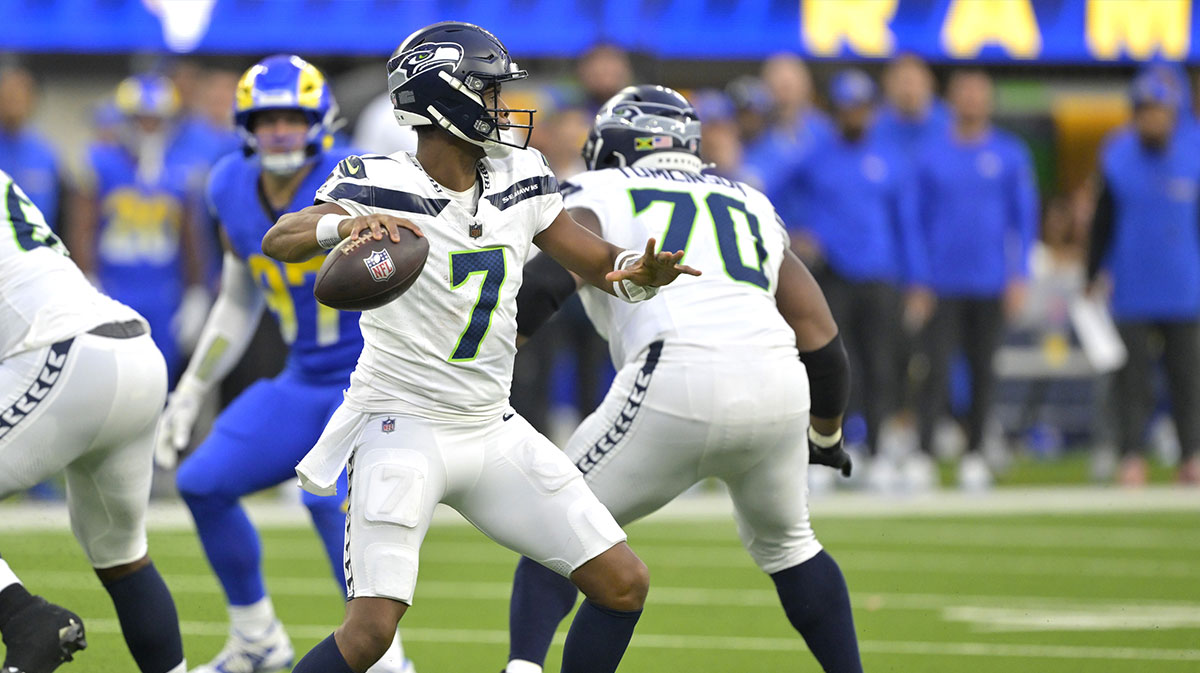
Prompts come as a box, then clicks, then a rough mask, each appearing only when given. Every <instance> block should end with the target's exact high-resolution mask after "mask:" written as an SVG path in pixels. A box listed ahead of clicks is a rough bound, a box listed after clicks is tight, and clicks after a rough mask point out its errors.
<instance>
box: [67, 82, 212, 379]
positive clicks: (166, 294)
mask: <svg viewBox="0 0 1200 673" xmlns="http://www.w3.org/2000/svg"><path fill="white" fill-rule="evenodd" d="M115 103H116V106H117V109H118V110H119V112H120V113H121V116H122V123H121V125H120V126H119V131H118V140H117V141H116V142H111V141H99V142H96V143H94V144H93V145H91V146H90V147H89V148H88V152H87V179H86V181H87V182H90V183H91V184H90V185H89V186H86V187H85V188H84V190H83V191H84V192H85V194H86V196H85V197H84V198H85V201H86V202H87V203H88V206H89V207H84V208H79V209H77V212H76V218H77V219H76V220H75V221H74V222H73V223H72V231H71V232H70V234H71V237H72V238H71V241H70V249H71V256H72V257H74V258H75V260H76V263H77V264H78V265H79V267H80V269H82V270H83V271H84V273H88V274H94V277H95V280H96V282H98V284H99V285H100V287H101V289H103V290H104V292H105V293H107V294H108V295H110V296H112V297H113V298H114V299H117V300H118V301H121V302H123V303H125V304H127V305H129V306H130V307H132V308H133V309H134V310H136V311H137V312H138V313H140V314H142V315H143V316H145V318H146V320H147V322H149V324H150V333H151V336H152V338H153V339H154V343H155V345H156V346H158V349H159V350H160V351H162V354H163V357H164V358H165V359H166V361H167V373H168V376H169V380H171V381H174V380H175V378H176V376H177V375H178V370H179V367H180V366H181V365H182V364H183V363H182V357H183V356H182V353H181V352H180V347H179V343H178V340H177V337H176V333H175V330H174V329H173V326H172V321H173V319H174V318H175V316H176V315H177V313H178V312H179V311H180V309H181V306H182V305H184V303H185V296H187V297H188V298H189V301H188V302H187V303H188V304H189V305H190V304H194V303H195V302H196V300H197V299H196V298H197V297H199V301H200V302H201V303H202V304H206V303H207V301H206V299H205V298H204V295H205V292H204V290H203V289H202V288H201V283H202V275H203V259H202V256H201V250H202V247H201V246H200V245H199V244H198V243H197V239H196V237H195V233H196V230H195V227H194V224H193V220H194V218H193V217H192V211H193V208H192V204H194V203H195V202H196V199H197V198H198V197H199V189H198V184H197V183H198V181H199V180H200V179H201V177H202V175H203V172H202V171H203V170H205V169H206V168H207V165H208V164H207V163H206V158H205V157H204V155H203V148H201V147H197V146H196V145H195V143H192V142H189V141H188V140H187V139H185V138H181V137H180V136H179V135H178V134H177V133H176V129H175V128H174V126H173V120H174V118H175V116H176V115H177V113H178V112H179V95H178V93H177V92H176V91H175V86H174V85H173V84H171V81H170V80H168V79H167V78H166V77H163V76H162V75H155V74H143V75H135V76H133V77H129V78H127V79H125V80H123V81H122V82H121V83H120V85H118V86H117V90H116V94H115ZM189 289H190V290H191V291H190V292H185V290H189Z"/></svg>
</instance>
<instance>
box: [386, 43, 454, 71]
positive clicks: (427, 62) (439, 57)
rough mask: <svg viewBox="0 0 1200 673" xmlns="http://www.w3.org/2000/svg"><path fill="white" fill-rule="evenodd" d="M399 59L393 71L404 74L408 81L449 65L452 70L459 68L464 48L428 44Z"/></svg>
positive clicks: (411, 50) (445, 44)
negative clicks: (428, 71)
mask: <svg viewBox="0 0 1200 673" xmlns="http://www.w3.org/2000/svg"><path fill="white" fill-rule="evenodd" d="M397 58H398V59H399V60H398V62H397V63H396V64H395V67H393V68H392V69H391V70H392V71H393V72H395V71H401V72H403V73H404V76H405V79H406V80H407V79H412V78H413V77H416V76H417V75H419V74H421V73H423V72H425V71H426V70H431V69H433V68H436V67H439V66H443V65H449V66H450V68H451V70H453V69H455V68H457V67H458V65H459V64H460V63H462V58H463V48H462V46H461V45H458V44H455V43H453V42H426V43H425V44H421V45H417V46H415V47H413V48H412V49H409V50H408V51H407V52H405V53H403V54H401V55H400V56H398V57H397Z"/></svg>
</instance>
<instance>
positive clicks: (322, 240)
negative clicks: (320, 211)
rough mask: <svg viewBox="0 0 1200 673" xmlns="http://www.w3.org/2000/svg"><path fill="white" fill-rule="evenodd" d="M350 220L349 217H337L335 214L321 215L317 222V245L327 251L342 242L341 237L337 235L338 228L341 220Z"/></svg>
mask: <svg viewBox="0 0 1200 673" xmlns="http://www.w3.org/2000/svg"><path fill="white" fill-rule="evenodd" d="M348 219H350V216H349V215H338V214H337V213H329V214H327V215H322V216H321V219H319V220H317V245H319V246H321V247H322V248H325V249H326V250H329V249H330V248H333V247H336V246H337V244H338V243H341V242H342V235H341V234H339V233H338V226H339V225H341V223H342V220H348Z"/></svg>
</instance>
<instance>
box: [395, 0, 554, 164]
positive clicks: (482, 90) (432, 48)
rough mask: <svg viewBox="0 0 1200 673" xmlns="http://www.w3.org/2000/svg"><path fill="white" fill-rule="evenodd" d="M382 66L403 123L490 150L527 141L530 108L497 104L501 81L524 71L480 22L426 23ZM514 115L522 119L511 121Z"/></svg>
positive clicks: (522, 76)
mask: <svg viewBox="0 0 1200 673" xmlns="http://www.w3.org/2000/svg"><path fill="white" fill-rule="evenodd" d="M387 70H388V93H389V94H390V95H391V98H392V107H393V108H394V110H395V114H396V120H397V121H398V122H400V124H401V125H402V126H424V125H426V124H434V125H437V126H440V127H441V128H443V129H445V130H447V131H449V132H450V133H452V134H453V135H454V136H456V137H458V138H461V139H462V140H465V141H467V142H469V143H473V144H475V145H479V146H480V147H482V148H484V150H487V151H488V152H489V154H503V153H504V152H507V151H509V150H510V148H513V147H516V148H521V149H524V148H525V147H527V146H528V145H529V136H530V133H531V132H532V131H533V113H534V112H535V111H534V110H531V109H519V110H517V109H513V110H510V109H505V108H503V107H502V106H501V104H500V86H501V85H502V84H504V83H505V82H512V81H515V80H520V79H525V78H526V77H528V76H529V73H527V72H526V71H524V70H521V69H520V68H518V67H517V64H516V63H513V61H512V58H511V57H510V56H509V55H508V50H507V49H505V47H504V45H503V44H501V43H500V40H498V39H497V38H496V36H495V35H492V34H491V33H489V32H488V31H486V30H484V29H482V28H480V27H479V26H476V25H473V24H470V23H463V22H460V21H443V22H441V23H435V24H433V25H431V26H426V27H425V28H422V29H420V30H418V31H417V32H415V33H413V34H412V35H409V36H408V38H407V39H406V40H404V42H403V43H401V44H400V46H399V47H397V48H396V51H395V53H394V54H393V55H392V57H391V58H390V59H388V64H387ZM517 115H523V117H521V118H520V119H521V120H522V121H525V122H526V123H524V124H519V123H516V122H515V121H513V119H514V117H516V116H517ZM513 131H518V133H516V134H514V133H513ZM521 131H523V132H524V133H520V132H521ZM521 135H524V138H523V139H522V138H520V136H521Z"/></svg>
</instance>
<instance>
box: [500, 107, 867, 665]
mask: <svg viewBox="0 0 1200 673" xmlns="http://www.w3.org/2000/svg"><path fill="white" fill-rule="evenodd" d="M583 155H584V159H585V161H586V162H587V164H588V167H589V168H590V169H591V170H590V171H589V172H587V173H583V174H581V175H578V176H576V177H575V178H573V179H572V181H571V182H569V183H566V184H565V185H564V187H563V193H564V194H565V195H566V196H565V201H566V206H567V208H568V209H569V212H570V213H571V216H572V217H574V218H575V219H576V220H577V221H579V222H581V223H583V225H584V226H586V227H588V228H590V229H592V230H593V231H594V232H595V233H596V234H597V235H599V236H601V237H602V238H604V239H605V240H609V241H613V242H615V243H616V244H617V245H628V244H631V243H633V244H636V243H637V242H639V241H642V240H645V239H646V238H647V237H652V238H655V239H658V240H661V241H662V242H663V247H664V249H669V250H675V249H684V250H685V254H684V259H685V260H686V261H687V262H688V263H689V265H690V266H693V267H695V268H697V269H699V270H701V271H702V272H703V273H704V275H703V276H701V277H699V278H684V279H681V280H680V281H679V282H677V283H675V284H673V285H670V286H668V287H665V288H663V289H662V290H661V291H660V292H659V297H658V299H656V300H655V302H656V303H655V304H626V303H623V302H619V301H612V300H610V299H609V297H608V296H605V295H602V294H600V293H599V292H596V291H594V290H592V289H591V288H586V287H585V288H584V289H583V293H582V298H583V305H584V307H585V308H586V309H587V312H588V316H589V317H590V318H591V319H592V322H593V323H594V324H595V326H596V329H597V331H598V332H600V334H601V335H602V336H604V337H605V338H606V339H608V342H609V350H610V351H611V353H612V359H613V363H614V365H616V367H617V368H618V373H617V378H616V380H615V381H614V382H613V386H612V388H611V389H610V390H609V392H608V395H607V397H605V399H604V402H603V403H602V404H601V405H600V408H599V409H597V410H596V412H595V413H593V414H592V415H590V416H588V417H587V418H586V419H585V420H584V421H583V423H582V424H581V425H580V426H579V428H578V429H577V430H576V431H575V434H573V435H572V436H571V439H570V441H569V442H568V444H567V449H566V455H567V457H568V458H569V459H570V460H571V461H572V462H574V463H575V466H576V467H578V468H579V470H580V471H581V472H582V473H583V475H584V479H585V480H586V481H587V483H588V486H590V487H591V489H592V491H593V492H595V494H596V496H597V497H599V498H600V501H601V502H602V503H604V504H605V506H606V507H608V508H609V511H611V512H612V514H613V516H614V517H615V518H616V519H617V522H618V523H620V524H622V525H625V524H628V523H631V522H633V521H635V520H637V519H639V518H641V517H643V516H646V515H647V514H650V513H652V512H654V511H655V510H657V509H659V508H660V507H662V506H663V505H665V504H667V503H668V502H670V501H671V500H673V499H674V498H675V497H676V496H678V495H679V494H680V493H683V492H684V491H685V490H687V489H688V488H690V487H691V486H692V485H694V484H696V483H698V482H699V481H701V480H703V479H705V478H708V477H717V478H719V479H721V480H722V481H724V482H725V483H726V484H727V485H728V486H729V492H730V496H731V497H732V498H733V502H734V507H735V510H736V513H737V514H736V517H737V524H738V532H739V535H740V536H741V538H742V542H743V544H744V545H745V547H746V550H747V551H748V552H749V553H750V555H751V556H752V557H753V558H754V561H755V562H756V563H757V564H758V566H759V567H760V568H761V569H762V570H763V572H766V573H768V574H770V575H771V579H772V580H774V582H775V587H776V590H777V591H778V593H779V599H780V602H781V603H782V604H783V608H784V611H785V612H786V613H787V616H788V619H789V620H790V621H791V623H792V625H793V626H794V627H795V628H796V630H797V631H799V632H800V634H801V635H803V636H804V639H805V641H806V642H807V643H808V646H809V648H810V649H811V650H812V652H813V654H814V655H816V657H817V660H818V661H820V663H821V666H822V667H823V668H824V669H825V670H826V671H830V672H844V671H861V670H862V663H861V662H860V660H859V655H858V642H857V639H856V637H855V634H854V619H853V617H852V615H851V611H850V598H849V595H848V593H847V590H846V582H845V580H844V579H843V577H842V573H841V570H840V569H839V568H838V565H837V563H836V562H835V561H834V560H833V558H832V557H831V556H830V555H829V554H828V553H826V552H825V551H823V550H822V548H821V544H820V543H819V542H817V539H816V537H815V536H814V534H813V530H812V527H811V526H810V524H809V520H808V502H807V497H806V490H807V489H806V481H805V477H806V472H807V464H808V463H809V462H813V461H815V462H823V463H825V464H828V465H831V466H835V467H839V468H841V469H842V472H843V474H845V475H847V476H848V475H849V473H850V468H851V466H850V462H849V457H848V456H847V455H846V454H845V452H844V451H843V450H842V429H841V421H842V414H843V412H844V410H845V405H846V398H847V392H848V386H849V378H848V366H847V362H846V352H845V349H844V348H843V346H842V341H841V337H840V336H839V335H838V328H837V325H836V324H835V323H834V320H833V317H832V316H831V315H830V312H829V308H828V307H827V306H826V304H825V298H824V297H823V296H822V294H821V290H820V288H819V287H818V286H817V284H816V282H815V281H814V280H813V278H812V276H810V275H809V273H808V271H807V270H806V269H805V268H804V265H803V264H802V263H801V262H800V261H799V259H798V258H797V257H795V255H794V254H793V253H792V252H790V250H789V249H788V237H787V233H786V232H785V231H784V228H783V224H782V222H781V221H780V220H779V218H778V216H777V215H776V214H775V209H774V208H773V207H772V206H771V203H770V201H768V200H767V198H766V197H765V196H763V195H762V194H761V193H760V192H758V191H755V190H754V189H752V188H750V187H747V186H746V185H744V184H742V183H738V182H731V181H730V180H728V179H726V178H723V177H720V176H716V175H705V174H702V173H701V172H700V171H701V167H702V164H701V162H700V122H699V121H697V118H696V114H695V111H694V110H693V109H692V107H691V105H690V104H689V103H688V102H687V100H686V99H684V98H683V96H681V95H679V94H678V93H676V92H674V91H672V90H671V89H667V88H665V87H660V86H649V85H645V86H636V87H629V88H627V89H625V90H623V91H621V92H620V93H619V94H617V95H616V96H614V97H613V98H612V99H611V100H609V102H608V104H607V105H606V106H605V107H603V108H602V109H601V110H600V112H599V114H597V115H596V121H595V123H594V125H593V128H592V132H591V135H590V136H589V138H588V142H587V144H586V145H585V146H584V150H583ZM631 202H632V203H631ZM631 206H632V207H631ZM526 278H527V281H526V283H525V285H524V286H522V288H521V293H520V296H519V297H518V298H517V302H518V307H519V311H520V313H519V314H518V331H519V333H520V334H522V335H529V334H531V333H532V332H533V330H534V329H536V327H537V325H538V324H539V323H541V322H542V321H544V320H545V319H546V318H548V317H549V316H550V315H551V314H552V313H553V312H554V310H555V308H556V307H557V305H558V304H559V303H561V302H562V300H564V299H565V298H566V297H567V296H569V295H570V294H571V293H572V292H574V291H575V289H576V286H577V285H578V284H579V283H578V282H577V281H575V280H574V279H572V278H570V277H569V276H568V275H567V273H566V272H565V271H564V270H563V269H562V268H561V267H558V265H556V264H555V263H554V262H553V261H552V260H550V259H549V258H547V257H545V256H543V255H539V256H537V257H536V258H534V260H533V261H532V262H530V264H529V269H528V273H527V274H526ZM806 369H807V378H806ZM809 382H811V384H812V392H813V397H812V405H811V406H812V408H811V410H810V405H809ZM810 411H811V421H812V424H811V425H810V424H809V419H810ZM806 432H807V436H808V438H809V441H808V444H806V443H805V440H804V437H805V434H806ZM810 451H811V452H812V454H811V455H810ZM575 594H576V592H575V587H573V586H571V584H570V583H569V582H567V581H566V580H565V579H564V578H562V577H560V576H558V575H557V574H555V573H553V572H551V571H549V570H547V569H546V568H544V567H542V566H540V565H538V564H537V563H533V562H531V561H530V560H529V559H527V558H523V559H521V561H520V563H519V564H518V565H517V572H516V577H515V578H514V580H513V597H512V604H511V606H510V615H509V629H510V634H511V638H510V646H511V649H510V653H509V664H508V667H507V669H506V670H507V671H508V673H539V672H540V671H541V670H542V665H543V662H544V661H545V657H546V651H547V649H548V648H549V646H550V641H551V639H552V638H553V636H554V631H555V629H556V628H557V626H558V623H559V622H560V621H561V620H562V618H563V617H565V616H566V615H567V613H569V612H570V611H571V607H572V606H573V605H574V603H575Z"/></svg>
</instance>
